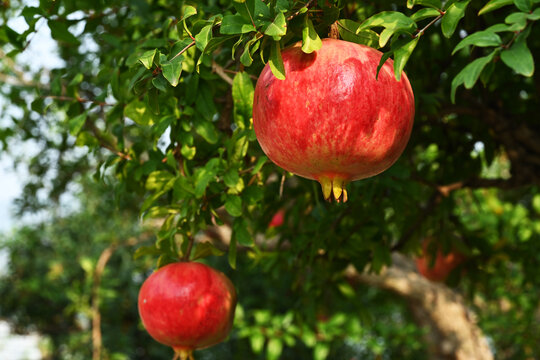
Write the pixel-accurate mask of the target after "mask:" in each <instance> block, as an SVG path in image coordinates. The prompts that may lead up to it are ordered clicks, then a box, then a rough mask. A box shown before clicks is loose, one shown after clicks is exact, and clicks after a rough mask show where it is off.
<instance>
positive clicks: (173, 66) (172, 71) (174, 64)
mask: <svg viewBox="0 0 540 360" xmlns="http://www.w3.org/2000/svg"><path fill="white" fill-rule="evenodd" d="M183 60H184V56H183V55H180V56H177V57H175V58H174V59H172V60H170V61H169V60H167V57H166V56H165V55H161V56H160V65H161V70H162V73H163V76H164V77H165V79H167V81H168V82H169V83H170V84H171V85H172V86H176V85H178V81H179V79H180V74H181V73H182V61H183Z"/></svg>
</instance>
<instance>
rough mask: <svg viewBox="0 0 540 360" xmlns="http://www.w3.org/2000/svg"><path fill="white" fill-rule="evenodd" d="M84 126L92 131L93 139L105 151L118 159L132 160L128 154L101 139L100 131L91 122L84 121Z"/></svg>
mask: <svg viewBox="0 0 540 360" xmlns="http://www.w3.org/2000/svg"><path fill="white" fill-rule="evenodd" d="M85 124H86V125H88V126H89V127H90V130H92V133H93V134H94V137H95V138H96V139H97V140H98V141H99V145H100V146H101V147H103V148H105V149H107V150H110V151H111V152H113V153H115V154H116V155H118V156H119V157H121V158H122V159H125V160H132V158H131V156H130V155H129V154H126V153H124V152H122V151H120V150H118V149H117V148H116V145H114V144H111V143H110V142H109V141H107V139H105V138H103V136H101V132H100V130H99V129H98V128H97V127H96V125H95V124H94V123H93V122H92V121H86V122H85Z"/></svg>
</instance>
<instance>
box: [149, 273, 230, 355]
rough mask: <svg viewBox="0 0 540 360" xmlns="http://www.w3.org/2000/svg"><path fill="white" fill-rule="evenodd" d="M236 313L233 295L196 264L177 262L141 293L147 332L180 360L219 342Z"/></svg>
mask: <svg viewBox="0 0 540 360" xmlns="http://www.w3.org/2000/svg"><path fill="white" fill-rule="evenodd" d="M235 307H236V290H235V289H234V285H233V284H232V283H231V281H230V280H229V279H228V278H227V277H226V276H225V275H224V274H223V273H221V272H219V271H217V270H214V269H212V268H211V267H209V266H207V265H204V264H201V263H197V262H178V263H173V264H169V265H166V266H164V267H162V268H161V269H159V270H157V271H156V272H154V273H153V274H152V275H150V277H149V278H148V279H146V281H145V282H144V283H143V285H142V287H141V290H140V292H139V314H140V316H141V319H142V322H143V324H144V327H145V328H146V331H148V333H149V334H150V336H152V337H153V338H154V339H155V340H157V341H158V342H160V343H162V344H165V345H168V346H171V347H172V348H173V349H174V350H175V353H176V356H177V357H179V358H180V359H182V360H184V359H188V358H189V359H193V357H192V352H193V350H195V349H202V348H206V347H209V346H212V345H215V344H217V343H219V342H221V341H223V340H224V339H225V338H226V337H227V335H228V334H229V332H230V330H231V327H232V323H233V318H234V310H235Z"/></svg>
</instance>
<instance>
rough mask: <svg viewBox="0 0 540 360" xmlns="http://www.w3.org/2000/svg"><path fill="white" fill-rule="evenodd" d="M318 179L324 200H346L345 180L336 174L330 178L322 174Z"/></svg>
mask: <svg viewBox="0 0 540 360" xmlns="http://www.w3.org/2000/svg"><path fill="white" fill-rule="evenodd" d="M318 180H319V182H320V183H321V187H322V191H323V196H324V199H325V200H327V201H332V199H334V200H336V201H337V202H347V200H348V195H347V189H345V186H347V181H345V180H344V179H342V178H341V177H337V176H336V177H334V178H332V179H331V178H330V177H328V176H324V175H323V176H321V177H319V179H318Z"/></svg>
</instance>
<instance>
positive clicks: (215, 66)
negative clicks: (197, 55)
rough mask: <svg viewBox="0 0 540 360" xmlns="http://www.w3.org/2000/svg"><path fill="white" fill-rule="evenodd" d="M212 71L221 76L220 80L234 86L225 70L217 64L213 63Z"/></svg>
mask: <svg viewBox="0 0 540 360" xmlns="http://www.w3.org/2000/svg"><path fill="white" fill-rule="evenodd" d="M212 71H213V72H215V73H216V74H218V75H219V77H220V78H222V79H223V80H225V82H226V83H227V84H229V85H231V86H232V84H233V79H231V78H230V76H229V75H227V73H226V72H225V69H224V68H223V67H221V66H220V65H219V64H218V63H217V62H215V61H212Z"/></svg>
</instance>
